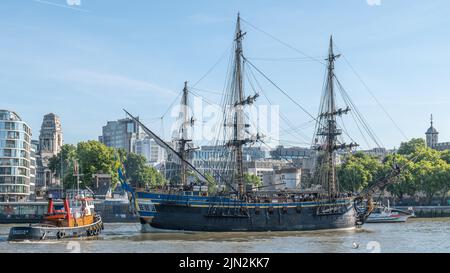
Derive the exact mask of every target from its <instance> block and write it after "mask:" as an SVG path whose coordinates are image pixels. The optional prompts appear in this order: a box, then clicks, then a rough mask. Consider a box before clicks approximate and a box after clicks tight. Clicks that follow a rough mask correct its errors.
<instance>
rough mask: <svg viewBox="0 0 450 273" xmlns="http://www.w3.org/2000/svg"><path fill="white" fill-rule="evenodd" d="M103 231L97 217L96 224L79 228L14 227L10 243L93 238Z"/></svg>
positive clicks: (100, 221)
mask: <svg viewBox="0 0 450 273" xmlns="http://www.w3.org/2000/svg"><path fill="white" fill-rule="evenodd" d="M102 230H103V222H102V219H101V217H100V216H97V217H96V219H95V222H94V223H92V224H90V225H85V226H78V227H55V226H48V225H40V224H38V225H30V226H19V227H12V228H11V229H10V231H9V236H8V241H26V240H28V241H42V240H62V239H67V238H80V237H93V236H97V235H99V234H100V233H101V231H102Z"/></svg>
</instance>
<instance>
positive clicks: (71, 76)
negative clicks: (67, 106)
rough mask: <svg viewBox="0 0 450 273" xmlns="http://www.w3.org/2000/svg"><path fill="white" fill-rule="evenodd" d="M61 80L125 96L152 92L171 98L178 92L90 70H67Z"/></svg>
mask: <svg viewBox="0 0 450 273" xmlns="http://www.w3.org/2000/svg"><path fill="white" fill-rule="evenodd" d="M62 79H63V80H65V81H69V82H71V83H73V84H79V85H88V86H91V87H96V88H102V89H107V90H119V91H122V92H126V93H127V94H130V93H136V94H137V95H138V94H141V93H142V94H145V93H147V94H148V92H152V93H154V94H158V95H166V96H172V95H177V94H178V92H176V91H173V90H170V89H167V88H164V87H161V86H159V85H157V84H154V83H152V82H148V81H143V80H138V79H133V78H130V77H128V76H125V75H119V74H111V73H104V72H98V71H90V70H69V71H67V72H64V73H63V74H62Z"/></svg>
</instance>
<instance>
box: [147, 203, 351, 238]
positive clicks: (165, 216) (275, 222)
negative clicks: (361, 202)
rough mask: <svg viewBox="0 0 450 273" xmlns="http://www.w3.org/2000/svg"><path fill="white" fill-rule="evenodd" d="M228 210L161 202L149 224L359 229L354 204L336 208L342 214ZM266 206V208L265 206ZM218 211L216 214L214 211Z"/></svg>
mask: <svg viewBox="0 0 450 273" xmlns="http://www.w3.org/2000/svg"><path fill="white" fill-rule="evenodd" d="M259 205H260V206H254V207H251V206H248V207H246V208H244V209H243V208H242V207H236V206H233V207H226V206H216V207H214V208H213V209H211V207H210V206H195V205H187V204H185V205H180V204H169V203H161V204H157V205H156V210H157V212H158V213H157V214H156V216H155V217H154V218H153V219H152V221H151V222H150V223H149V224H150V225H151V226H152V227H154V228H160V229H170V230H189V231H212V232H230V231H306V230H329V229H347V228H353V227H355V223H356V212H355V210H354V208H353V204H351V203H345V204H342V205H339V206H334V208H336V210H338V212H332V213H329V212H326V213H324V211H325V210H326V209H327V208H326V206H325V207H324V206H321V205H310V206H305V207H301V206H275V205H273V204H259ZM264 205H266V206H264ZM212 210H214V211H212Z"/></svg>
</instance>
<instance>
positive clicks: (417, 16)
mask: <svg viewBox="0 0 450 273" xmlns="http://www.w3.org/2000/svg"><path fill="white" fill-rule="evenodd" d="M238 12H240V14H241V16H242V18H243V19H244V20H245V21H244V22H243V23H242V28H243V31H245V32H247V34H246V36H245V38H244V55H245V56H246V57H248V59H249V60H250V61H251V62H252V63H253V64H254V65H255V66H256V67H258V68H259V69H260V70H261V71H263V72H264V73H265V74H266V75H268V76H269V77H270V79H271V80H273V82H275V83H276V84H277V85H278V86H279V87H280V88H282V89H283V90H284V91H285V92H286V93H287V94H289V96H290V97H291V98H293V99H294V100H295V101H296V102H297V103H298V104H299V105H301V106H302V107H303V108H304V109H306V110H307V112H308V113H317V111H318V107H319V102H320V95H321V92H322V86H323V77H324V72H325V67H324V66H323V61H314V60H317V59H319V60H323V59H324V58H325V55H326V53H327V50H328V42H329V38H330V35H333V39H334V42H335V45H336V51H337V52H338V53H340V54H342V57H341V58H339V59H338V60H337V61H336V75H337V77H338V79H339V80H340V82H341V83H342V85H343V86H344V88H345V90H346V92H347V93H348V94H349V96H350V97H351V98H352V100H353V102H354V104H355V105H357V107H358V110H359V112H360V113H361V114H362V115H363V116H364V118H365V119H366V120H367V123H368V124H369V125H370V127H371V128H372V130H373V131H374V132H375V134H376V136H377V137H378V139H380V144H381V145H382V146H385V147H387V148H393V147H398V146H399V144H400V142H401V141H405V140H407V139H409V138H413V137H424V132H425V131H426V129H427V128H428V127H429V119H430V114H433V116H434V125H435V127H436V128H437V130H438V131H439V132H440V141H450V126H447V124H448V122H449V121H448V119H447V117H448V116H449V115H450V107H449V105H450V94H449V86H450V77H448V71H449V66H450V51H449V46H450V35H448V34H449V28H450V17H449V16H448V14H450V5H449V3H448V1H446V0H433V1H423V0H408V1H406V0H346V1H341V0H339V1H338V0H335V1H333V0H328V1H327V0H320V1H319V0H315V1H312V0H311V1H299V0H292V1H290V0H284V1H279V0H278V1H275V0H272V1H271V0H245V1H244V0H241V1H236V0H227V1H225V0H223V1H207V0H205V1H203V0H190V1H186V0H165V1H155V0H145V1H144V0H139V1H138V0H135V1H125V0H109V1H106V0H48V1H44V0H3V1H2V3H1V5H0V26H1V27H0V36H1V39H0V41H1V42H0V109H9V110H14V111H16V112H17V113H18V114H19V115H20V116H21V117H22V119H23V120H24V121H26V122H27V123H28V124H29V125H30V126H31V128H32V131H33V138H34V139H37V138H38V135H39V129H40V125H41V123H42V119H43V116H44V115H45V114H47V113H50V112H53V113H55V114H57V115H58V116H60V118H61V121H62V127H63V133H64V140H65V143H72V144H73V143H77V142H78V141H84V140H89V139H97V138H98V136H99V135H101V131H102V126H104V125H105V124H106V122H107V121H108V120H115V119H119V118H123V117H125V114H124V112H123V111H122V109H123V108H125V109H127V110H128V111H130V112H131V113H133V114H135V115H139V116H140V118H141V120H142V121H143V122H144V123H146V124H147V125H148V127H150V128H151V129H153V130H155V131H156V132H158V133H159V134H161V135H163V136H164V137H166V136H167V135H168V134H169V131H168V130H169V128H170V127H171V124H172V123H173V120H171V115H173V114H174V113H173V111H172V109H170V108H169V106H170V105H171V104H172V103H173V101H174V100H176V98H177V96H178V95H179V93H180V91H181V90H182V88H183V84H184V81H189V84H190V85H193V86H194V85H195V88H198V89H195V90H197V91H196V92H197V94H198V95H203V96H204V97H205V99H206V100H207V101H209V102H217V103H219V102H220V98H221V97H220V95H219V94H218V93H220V92H222V91H223V90H224V81H225V78H226V74H227V67H228V58H229V53H230V45H231V43H232V41H233V35H234V30H235V22H236V15H237V13H238ZM261 30H262V31H261ZM267 33H268V34H270V35H271V36H269V35H267ZM273 37H276V38H277V39H278V40H276V39H274V38H273ZM279 41H282V42H283V43H280V42H279ZM286 44H287V45H289V46H286ZM312 59H314V60H312ZM208 72H209V73H208ZM355 72H356V73H355ZM205 75H206V76H205ZM256 78H257V81H258V82H260V85H261V89H263V91H262V92H264V94H265V95H267V97H269V98H270V101H271V103H272V104H273V105H279V111H280V113H281V114H282V115H283V116H284V117H285V118H286V119H287V120H288V122H283V121H281V122H280V126H281V127H280V137H279V139H280V141H281V144H285V145H303V146H304V145H307V144H308V140H309V141H310V139H311V138H312V135H313V129H314V126H313V125H312V123H311V117H310V116H308V114H307V113H305V112H303V111H302V110H301V109H300V107H299V106H298V105H296V104H294V103H293V102H292V101H290V100H289V99H288V98H287V97H286V96H284V95H283V94H282V93H281V92H280V91H279V90H277V89H276V88H274V86H273V85H271V84H270V83H268V82H267V81H266V80H265V79H264V78H263V77H262V76H261V75H259V76H258V75H257V76H256ZM246 87H247V90H246V93H247V94H252V93H253V90H252V89H251V88H250V85H249V84H247V85H246ZM193 90H194V89H193ZM201 90H207V91H208V92H206V91H201ZM374 97H375V98H376V99H374ZM260 99H261V100H260V101H259V103H260V104H261V105H263V104H264V103H265V104H267V101H266V102H265V101H264V99H263V98H262V96H261V97H260ZM168 109H169V111H168V113H167V114H166V115H164V119H163V120H162V121H161V119H160V117H161V116H163V114H164V113H166V112H167V110H168ZM383 109H384V110H383ZM386 113H388V114H389V116H390V117H391V118H392V120H393V121H394V122H395V124H396V125H397V126H398V127H399V128H397V126H396V125H395V124H394V122H393V121H392V120H391V118H390V117H389V116H388V115H387V114H386ZM352 123H354V122H353V121H352V119H351V117H346V118H345V119H344V124H345V126H346V127H345V128H346V129H347V130H348V132H349V133H350V132H351V135H352V136H353V138H354V139H355V141H357V142H360V144H362V147H364V148H373V147H376V145H375V144H374V143H373V142H370V140H369V141H367V139H366V140H365V139H364V137H363V136H361V134H359V131H358V127H357V126H356V125H353V124H352ZM305 124H306V125H305ZM162 128H165V129H164V131H163V130H162ZM293 129H295V130H293ZM284 133H286V135H284ZM308 138H309V139H308Z"/></svg>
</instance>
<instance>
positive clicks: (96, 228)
mask: <svg viewBox="0 0 450 273" xmlns="http://www.w3.org/2000/svg"><path fill="white" fill-rule="evenodd" d="M63 203H64V207H63V208H62V209H56V208H55V206H54V204H53V198H52V196H49V200H48V209H47V213H46V214H45V215H44V220H43V221H42V222H41V223H39V224H30V225H29V226H18V227H12V228H11V229H10V232H9V237H8V241H25V240H29V241H42V240H61V239H64V238H78V237H94V236H97V235H99V234H100V233H101V231H102V230H103V222H102V218H101V217H100V215H99V214H97V213H96V212H95V210H94V202H93V199H92V198H91V197H87V195H85V194H84V193H82V192H80V191H76V192H67V193H66V197H65V198H64V199H63Z"/></svg>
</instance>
